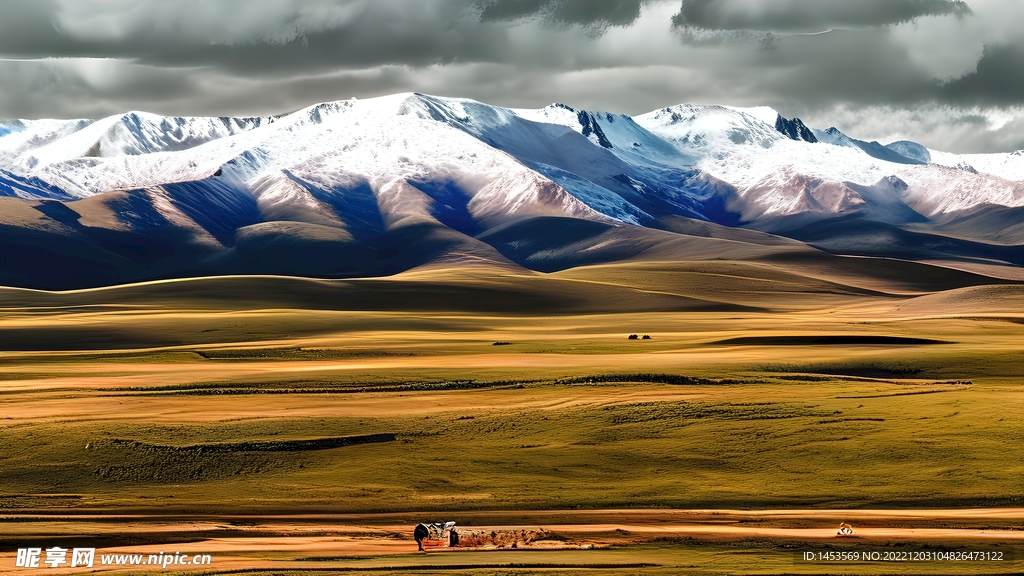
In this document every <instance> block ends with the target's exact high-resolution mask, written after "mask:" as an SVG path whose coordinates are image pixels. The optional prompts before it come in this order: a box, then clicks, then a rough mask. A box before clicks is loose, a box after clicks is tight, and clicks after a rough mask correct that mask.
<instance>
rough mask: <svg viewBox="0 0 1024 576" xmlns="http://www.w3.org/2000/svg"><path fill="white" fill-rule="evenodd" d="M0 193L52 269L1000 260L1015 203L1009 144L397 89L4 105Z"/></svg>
mask: <svg viewBox="0 0 1024 576" xmlns="http://www.w3.org/2000/svg"><path fill="white" fill-rule="evenodd" d="M954 160H955V161H956V162H955V164H952V163H953V162H954ZM0 201H2V203H0V204H2V206H3V208H4V209H3V211H0V236H2V237H3V240H4V241H3V244H2V245H0V258H2V262H0V281H2V282H4V283H8V284H13V285H19V286H37V287H49V288H60V287H80V286H95V285H102V284H110V283H118V282H124V281H135V280H144V279H149V278H165V277H176V276H189V275H209V274H222V273H231V274H235V273H272V274H293V275H307V276H319V277H353V276H370V275H384V274H394V273H397V272H401V271H403V270H408V269H410V268H415V267H422V266H425V265H431V264H436V263H443V262H447V263H453V262H484V263H488V264H490V265H496V266H499V267H507V268H509V269H515V268H517V267H518V266H523V267H527V268H532V269H535V270H543V271H553V270H560V269H564V268H570V267H573V266H578V265H581V264H597V263H602V262H613V261H617V260H624V259H625V260H628V259H633V258H649V257H652V255H661V256H659V257H664V258H669V259H687V258H690V259H714V258H739V259H742V258H761V257H765V255H766V254H772V253H785V252H787V251H791V250H812V248H809V247H807V246H806V245H804V244H803V242H809V243H811V244H812V245H813V246H815V247H818V248H820V249H824V250H827V251H830V252H835V253H840V254H872V255H882V256H885V255H888V256H894V255H899V256H900V257H905V258H930V259H966V260H972V261H974V260H984V261H986V262H989V261H994V262H1003V263H1006V264H1017V263H1018V260H1020V258H1019V257H1018V254H1019V253H1020V250H1019V249H1020V248H1021V247H1020V246H1019V245H1018V244H1019V243H1020V241H1021V240H1020V235H1019V234H1016V233H1014V232H1012V231H1007V232H1006V233H1002V232H1001V230H1002V228H1000V227H1001V226H1004V224H1003V223H1005V226H1008V227H1011V228H1012V227H1013V226H1015V225H1016V223H1017V222H1018V218H1019V217H1018V215H1017V211H1019V210H1020V209H1021V208H1022V207H1024V156H1022V155H1021V154H1020V153H1012V154H1001V155H967V156H955V155H949V154H946V153H942V152H938V151H934V150H929V149H927V148H924V147H922V146H920V145H917V144H914V143H909V142H897V143H893V144H891V145H889V146H882V145H881V144H879V143H877V142H864V141H860V140H856V139H854V138H851V137H848V136H846V135H845V134H842V132H840V131H839V130H837V129H834V128H833V129H829V130H826V131H820V130H814V129H811V128H809V127H807V126H805V125H804V124H803V122H802V121H800V119H799V118H793V119H788V118H784V117H782V116H781V115H779V114H778V113H777V112H775V111H774V110H772V109H770V108H750V109H742V108H728V107H721V106H702V105H679V106H673V107H670V108H665V109H662V110H658V111H655V112H651V113H649V114H645V115H641V116H637V117H635V118H631V117H628V116H624V115H620V114H612V113H607V112H593V111H586V110H577V109H575V108H572V107H570V106H567V105H564V104H554V105H551V106H548V107H546V108H542V109H539V110H519V109H515V110H513V109H508V108H501V107H496V106H490V105H487V104H483V103H480V102H475V101H472V100H466V99H457V98H438V97H433V96H427V95H422V94H396V95H392V96H386V97H381V98H374V99H369V100H348V101H339V102H329V103H324V104H318V105H315V106H311V107H308V108H305V109H303V110H299V111H297V112H294V113H291V114H287V115H283V116H277V117H266V118H164V117H160V116H156V115H152V114H146V113H141V112H132V113H128V114H124V115H120V116H112V117H109V118H104V119H101V120H95V121H89V120H24V121H10V122H3V123H0ZM781 236H788V237H789V238H791V239H792V240H787V239H785V238H782V237H781Z"/></svg>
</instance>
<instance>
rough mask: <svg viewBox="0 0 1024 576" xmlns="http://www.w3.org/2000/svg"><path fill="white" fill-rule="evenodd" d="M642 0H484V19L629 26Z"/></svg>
mask: <svg viewBox="0 0 1024 576" xmlns="http://www.w3.org/2000/svg"><path fill="white" fill-rule="evenodd" d="M642 3H643V2H641V1H640V0H484V1H482V2H481V3H480V5H481V7H482V11H481V14H480V19H481V20H482V21H484V22H493V21H508V20H517V19H521V18H536V17H541V18H545V19H547V20H550V21H552V22H556V23H560V24H578V25H584V26H588V25H595V24H596V25H602V24H604V25H612V26H626V25H629V24H632V23H633V22H634V21H636V19H637V18H638V17H639V16H640V5H641V4H642Z"/></svg>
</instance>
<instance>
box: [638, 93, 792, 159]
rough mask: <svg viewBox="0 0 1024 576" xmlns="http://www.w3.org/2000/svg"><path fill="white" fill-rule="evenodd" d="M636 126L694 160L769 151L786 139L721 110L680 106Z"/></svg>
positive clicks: (647, 116)
mask: <svg viewBox="0 0 1024 576" xmlns="http://www.w3.org/2000/svg"><path fill="white" fill-rule="evenodd" d="M634 120H636V122H637V124H639V125H640V126H643V127H644V128H646V129H647V130H650V131H651V132H653V133H655V134H657V135H658V136H661V137H662V138H664V139H666V140H668V141H670V142H672V143H673V144H675V145H676V146H677V147H679V148H680V149H681V150H683V151H684V152H687V153H690V154H692V155H696V156H703V155H706V154H707V153H709V152H710V153H711V154H713V155H715V154H724V153H726V151H727V150H729V149H731V148H734V147H736V146H754V147H759V148H770V147H771V146H773V145H774V144H775V143H776V142H779V141H780V140H782V139H784V138H785V136H783V135H782V134H780V133H779V132H778V131H777V130H775V127H774V125H770V124H768V123H766V122H763V121H761V120H760V119H758V118H756V117H755V116H752V115H750V114H747V113H746V112H741V111H739V110H736V109H732V108H726V107H724V106H706V105H701V104H680V105H678V106H671V107H668V108H662V109H661V110H655V111H654V112H649V113H647V114H643V115H641V116H637V117H635V118H634Z"/></svg>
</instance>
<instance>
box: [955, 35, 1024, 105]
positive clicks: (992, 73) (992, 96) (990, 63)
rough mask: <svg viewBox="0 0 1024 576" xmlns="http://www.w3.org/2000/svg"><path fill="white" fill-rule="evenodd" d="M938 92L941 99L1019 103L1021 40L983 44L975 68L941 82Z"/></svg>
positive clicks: (1023, 74) (1023, 70)
mask: <svg viewBox="0 0 1024 576" xmlns="http://www.w3.org/2000/svg"><path fill="white" fill-rule="evenodd" d="M938 93H939V95H940V97H941V98H943V99H946V100H949V101H952V102H959V103H963V104H972V105H977V104H999V105H1014V104H1017V105H1019V104H1021V102H1022V101H1024V44H1017V45H1012V46H986V47H985V53H984V55H983V56H982V57H981V60H979V61H978V68H977V70H976V71H975V72H972V73H970V74H967V75H965V76H963V77H961V78H959V79H957V80H954V81H952V82H949V83H948V84H945V85H942V86H940V87H939V88H938Z"/></svg>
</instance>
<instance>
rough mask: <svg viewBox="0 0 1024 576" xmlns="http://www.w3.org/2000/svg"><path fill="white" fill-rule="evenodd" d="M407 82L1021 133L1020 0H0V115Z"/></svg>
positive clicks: (926, 132) (520, 99)
mask: <svg viewBox="0 0 1024 576" xmlns="http://www.w3.org/2000/svg"><path fill="white" fill-rule="evenodd" d="M405 91H418V92H426V93H429V94H436V95H442V96H462V97H468V98H474V99H477V100H481V101H484V102H487V103H490V104H498V105H503V106H514V107H541V106H545V105H547V104H550V103H552V102H564V103H567V104H569V105H571V106H574V107H577V108H587V109H593V110H609V111H613V112H623V113H628V114H638V113H643V112H648V111H650V110H653V109H657V108H660V107H664V106H669V105H672V104H678V103H682V102H697V103H707V104H727V105H734V106H757V105H767V106H772V107H774V108H776V109H777V110H778V111H779V112H781V113H782V114H784V115H786V116H799V117H801V118H803V119H804V121H805V122H807V123H808V124H810V125H812V126H815V127H818V128H828V127H829V126H836V127H838V128H840V129H841V130H843V131H844V132H846V133H848V134H850V135H851V136H856V137H859V138H865V139H878V140H880V141H882V142H883V143H884V142H888V141H891V140H897V139H904V138H906V139H913V140H917V141H919V142H921V143H923V144H926V145H928V146H930V147H933V148H938V149H944V150H950V151H955V152H997V151H1010V150H1016V149H1020V148H1024V0H966V1H950V0H684V1H682V2H681V1H680V0H665V1H661V0H461V1H457V0H302V1H300V0H292V1H289V0H244V1H243V0H135V1H127V0H125V1H119V0H0V117H2V118H15V117H19V118H41V117H65V118H66V117H99V116H105V115H109V114H115V113H119V112H124V111H128V110H146V111H150V112H157V113H161V114H175V115H235V116H237V115H264V114H278V113H283V112H288V111H292V110H296V109H299V108H302V107H305V106H308V105H310V104H314V103H317V102H322V101H327V100H341V99H347V98H351V97H357V98H366V97H372V96H378V95H383V94H391V93H394V92H405Z"/></svg>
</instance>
